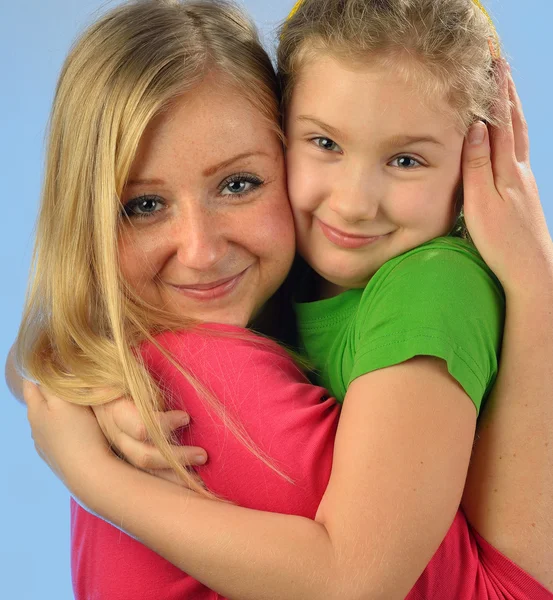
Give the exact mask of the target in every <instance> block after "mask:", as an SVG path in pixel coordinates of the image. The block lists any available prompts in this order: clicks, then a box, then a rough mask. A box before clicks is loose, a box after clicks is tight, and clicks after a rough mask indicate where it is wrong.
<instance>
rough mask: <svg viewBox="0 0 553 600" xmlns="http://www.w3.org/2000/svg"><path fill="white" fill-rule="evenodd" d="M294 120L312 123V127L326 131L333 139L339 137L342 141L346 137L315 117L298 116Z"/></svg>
mask: <svg viewBox="0 0 553 600" xmlns="http://www.w3.org/2000/svg"><path fill="white" fill-rule="evenodd" d="M296 120H297V121H302V122H303V121H306V122H309V123H313V125H316V126H317V127H320V128H321V129H324V130H326V131H327V132H328V133H329V134H330V135H331V136H333V137H339V138H342V139H344V138H345V137H346V136H345V135H344V134H343V133H342V132H341V131H339V130H338V129H336V128H335V127H332V125H329V124H328V123H325V122H324V121H321V120H320V119H317V118H316V117H313V116H311V115H299V116H298V117H296Z"/></svg>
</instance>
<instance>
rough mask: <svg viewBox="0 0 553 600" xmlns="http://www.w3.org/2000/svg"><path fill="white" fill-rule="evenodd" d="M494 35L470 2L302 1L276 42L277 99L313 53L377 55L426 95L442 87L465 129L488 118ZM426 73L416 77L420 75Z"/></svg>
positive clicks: (493, 91)
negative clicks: (278, 94)
mask: <svg viewBox="0 0 553 600" xmlns="http://www.w3.org/2000/svg"><path fill="white" fill-rule="evenodd" d="M496 40H497V34H496V32H495V30H494V28H493V25H492V24H491V23H490V21H489V19H488V17H487V16H486V14H485V13H484V12H483V11H482V9H481V8H480V7H479V6H478V5H477V4H475V2H474V1H473V0H304V1H303V2H301V3H300V4H299V6H298V7H297V10H296V11H295V12H294V13H293V14H292V15H291V17H290V18H289V19H288V20H287V21H286V22H285V23H284V25H283V26H282V29H281V35H280V44H279V48H278V70H279V74H280V78H281V82H282V90H283V99H284V102H285V104H286V102H287V101H288V100H289V98H290V94H291V91H292V89H293V87H294V85H295V84H296V82H297V80H298V78H300V77H301V70H302V66H303V65H304V64H305V63H306V62H307V61H309V60H310V59H312V58H313V57H316V56H317V55H318V54H321V53H322V54H328V55H331V56H334V57H336V58H338V59H341V58H343V59H344V60H346V61H355V62H358V63H360V64H363V63H366V62H367V61H380V63H384V64H385V65H387V66H389V67H390V68H393V69H394V70H396V71H397V72H398V73H402V74H403V75H405V77H412V78H413V80H414V81H416V82H417V83H418V84H420V85H421V86H423V89H422V91H423V92H426V93H428V94H434V93H436V92H441V93H445V94H446V97H447V99H448V101H449V103H450V105H451V106H452V107H453V108H454V110H455V113H456V114H457V116H458V117H459V120H460V125H461V126H462V127H465V128H466V127H468V126H469V125H470V124H471V123H473V122H474V121H475V120H477V119H483V120H485V121H488V122H492V123H493V122H494V121H495V119H494V114H493V101H494V98H495V97H496V95H497V84H496V81H495V78H494V77H493V58H494V57H493V55H492V51H491V50H490V42H491V43H492V47H493V45H494V44H495V43H496ZM421 72H422V73H424V74H425V75H427V76H426V77H420V73H421Z"/></svg>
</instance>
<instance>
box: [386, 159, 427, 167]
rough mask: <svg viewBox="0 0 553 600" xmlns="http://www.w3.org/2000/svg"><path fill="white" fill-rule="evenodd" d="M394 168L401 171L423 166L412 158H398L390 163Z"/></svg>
mask: <svg viewBox="0 0 553 600" xmlns="http://www.w3.org/2000/svg"><path fill="white" fill-rule="evenodd" d="M389 164H390V165H391V166H392V167H399V168H400V169H404V170H407V169H414V168H415V167H422V166H423V164H422V163H421V162H420V161H418V160H417V159H416V158H413V157H412V156H398V157H397V158H394V160H392V162H390V163H389Z"/></svg>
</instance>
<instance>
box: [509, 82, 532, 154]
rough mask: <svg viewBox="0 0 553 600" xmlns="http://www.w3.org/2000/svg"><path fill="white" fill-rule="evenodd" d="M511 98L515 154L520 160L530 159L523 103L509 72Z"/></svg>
mask: <svg viewBox="0 0 553 600" xmlns="http://www.w3.org/2000/svg"><path fill="white" fill-rule="evenodd" d="M508 84H509V99H510V101H511V121H512V124H513V137H514V143H515V155H516V158H517V160H518V161H519V162H523V163H527V162H529V161H530V140H529V137H528V124H527V123H526V119H525V118H524V112H523V110H522V103H521V101H520V98H519V95H518V92H517V89H516V86H515V82H514V81H513V78H512V77H511V74H510V73H509V77H508Z"/></svg>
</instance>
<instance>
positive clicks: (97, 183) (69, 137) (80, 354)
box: [16, 0, 279, 496]
mask: <svg viewBox="0 0 553 600" xmlns="http://www.w3.org/2000/svg"><path fill="white" fill-rule="evenodd" d="M209 71H218V72H220V73H221V74H224V76H225V77H226V78H227V79H228V81H229V85H235V86H238V87H239V89H240V90H241V92H243V94H244V97H245V99H246V100H248V101H250V102H251V103H252V104H253V105H254V106H255V107H256V108H257V109H258V110H259V111H260V112H261V113H262V114H263V115H264V116H265V117H266V119H267V122H268V123H269V124H270V126H271V127H274V128H275V130H277V131H278V122H279V103H278V97H277V90H278V84H277V80H276V76H275V73H274V70H273V67H272V64H271V61H270V59H269V58H268V56H267V54H266V53H265V51H264V50H263V48H262V46H261V44H260V42H259V39H258V35H257V32H256V29H255V27H254V26H253V24H252V23H251V22H250V21H249V20H248V19H247V18H246V17H245V16H244V15H243V13H242V12H241V11H240V10H238V9H237V8H236V7H235V6H234V5H233V4H231V3H229V2H226V1H223V0H190V1H186V0H184V1H179V0H157V1H156V0H138V1H134V2H129V3H125V4H123V5H121V6H119V7H117V8H115V9H114V10H112V11H110V12H109V13H107V14H106V15H105V16H103V17H102V18H100V19H99V20H98V21H97V22H96V23H94V24H93V25H92V26H91V27H90V28H89V29H88V30H87V31H86V32H85V33H84V34H83V35H82V36H81V37H80V39H79V40H78V41H77V42H76V43H75V45H74V46H73V48H72V50H71V51H70V53H69V55H68V57H67V59H66V61H65V64H64V66H63V69H62V72H61V75H60V78H59V83H58V86H57V90H56V95H55V99H54V104H53V109H52V114H51V120H50V128H49V143H48V149H47V161H46V168H45V177H44V186H43V192H42V202H41V207H40V214H39V218H38V224H37V234H36V245H35V252H34V260H33V268H32V273H31V278H30V284H29V289H28V295H27V300H26V305H25V310H24V316H23V320H22V325H21V328H20V331H19V335H18V339H17V342H16V360H17V363H18V365H19V368H20V369H21V371H22V373H23V374H24V375H25V376H26V377H29V378H31V379H33V380H35V381H37V382H39V383H40V384H42V385H44V386H45V387H47V388H48V389H49V390H51V391H52V392H54V393H55V394H57V395H59V396H61V397H63V398H64V399H66V400H69V401H71V402H75V403H78V404H83V405H94V404H101V403H105V402H107V401H110V400H112V399H114V398H117V397H119V396H122V395H129V396H131V397H132V398H133V400H134V402H135V404H136V406H137V408H138V410H139V413H140V415H141V416H142V419H143V421H144V424H145V426H146V429H147V431H148V434H149V437H150V439H151V440H152V441H153V443H154V444H155V445H156V446H157V447H158V448H159V449H160V450H161V452H162V453H163V455H164V456H165V458H167V459H168V460H169V462H170V463H171V465H172V467H173V468H174V470H175V471H176V472H177V473H178V474H179V475H180V477H181V478H182V479H183V480H184V481H186V482H187V483H188V484H189V485H190V486H191V487H192V488H193V489H196V490H197V491H200V492H201V493H204V494H205V495H208V496H209V495H210V493H209V492H206V491H204V490H203V488H201V487H200V486H199V485H198V484H197V483H196V482H195V480H194V479H193V478H192V477H191V476H190V474H189V473H188V472H187V470H186V469H185V468H184V467H183V466H181V465H179V464H178V462H177V461H176V460H175V459H174V458H173V457H172V455H171V453H170V447H169V441H168V440H167V439H166V437H165V436H164V434H163V431H162V429H161V427H160V426H159V424H158V422H157V420H156V419H155V415H154V412H155V411H156V410H160V409H162V408H163V407H164V400H163V395H162V393H161V392H160V390H159V389H158V386H157V385H156V383H155V382H154V381H153V380H152V378H151V377H150V376H149V374H148V372H147V370H146V368H145V366H144V364H143V361H142V359H141V357H140V353H139V352H138V351H137V350H138V345H139V344H140V342H142V341H144V340H152V336H153V335H155V334H156V333H158V332H161V331H163V330H167V329H182V328H186V327H189V326H191V325H192V324H193V323H192V322H191V321H190V320H189V319H186V318H184V317H182V318H180V317H176V316H175V315H171V314H168V313H167V312H164V311H163V310H161V309H159V308H155V307H153V306H148V305H146V304H145V303H144V302H143V301H142V300H141V299H140V298H139V297H138V296H136V294H133V292H132V290H130V289H129V288H128V286H126V285H125V282H124V281H123V280H122V277H121V275H120V272H119V267H118V253H117V238H118V228H119V224H120V214H121V203H120V200H119V199H120V197H121V193H122V191H123V188H124V186H125V183H126V180H127V177H128V174H129V170H130V168H131V165H132V162H133V160H134V157H135V153H136V151H137V148H138V144H139V141H140V139H141V137H142V134H143V132H144V130H145V128H146V126H147V125H148V123H149V122H150V121H151V120H152V118H153V117H154V116H155V115H156V114H158V113H159V112H160V111H162V110H164V109H165V108H166V107H167V106H168V104H169V103H170V102H171V101H172V100H173V99H175V98H176V97H178V96H180V95H181V94H183V93H186V92H187V91H189V90H193V89H194V87H195V86H197V85H198V84H199V83H200V82H201V81H202V79H203V78H204V76H205V75H206V74H207V73H208V72H209ZM168 358H169V359H170V357H168ZM176 366H178V367H179V368H180V370H181V372H183V373H184V374H185V375H186V377H187V379H188V380H189V381H190V382H192V383H193V385H194V386H195V388H196V389H197V390H198V391H199V392H200V393H202V395H203V396H204V397H205V398H206V399H207V401H208V402H209V403H210V404H211V405H212V407H213V408H214V410H215V411H216V412H218V413H219V414H221V415H222V414H223V413H224V409H223V407H221V406H220V405H219V404H218V403H217V402H216V400H215V399H213V398H210V395H209V393H208V392H207V391H206V390H205V389H203V387H202V386H201V385H200V384H199V382H197V381H196V380H195V379H194V378H193V377H192V376H191V375H190V374H189V373H186V371H185V370H184V369H183V367H182V365H176ZM225 422H226V423H227V424H228V425H229V427H230V428H231V429H232V431H233V432H234V433H235V435H237V437H238V438H239V439H241V440H242V441H243V442H244V443H245V444H246V445H247V446H248V447H250V449H251V450H252V451H253V452H255V453H256V454H257V455H258V456H260V458H261V459H262V460H264V461H265V460H266V459H265V458H264V456H263V455H262V453H260V451H258V450H257V449H256V448H255V446H254V445H253V443H252V442H251V441H250V440H249V438H248V436H247V434H246V433H245V432H244V431H243V430H242V428H241V427H240V425H239V424H237V423H233V422H232V419H230V420H229V419H228V418H225Z"/></svg>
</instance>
